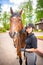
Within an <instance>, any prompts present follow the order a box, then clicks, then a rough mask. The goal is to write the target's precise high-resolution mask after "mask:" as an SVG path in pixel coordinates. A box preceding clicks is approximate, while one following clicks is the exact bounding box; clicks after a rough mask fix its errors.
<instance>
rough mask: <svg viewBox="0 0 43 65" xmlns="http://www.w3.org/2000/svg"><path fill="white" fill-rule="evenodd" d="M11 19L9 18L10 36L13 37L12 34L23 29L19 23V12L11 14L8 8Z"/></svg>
mask: <svg viewBox="0 0 43 65" xmlns="http://www.w3.org/2000/svg"><path fill="white" fill-rule="evenodd" d="M10 12H11V17H10V31H9V33H10V36H11V37H14V34H16V33H18V32H20V31H21V30H22V29H23V24H22V22H21V14H22V10H20V12H13V10H12V8H10Z"/></svg>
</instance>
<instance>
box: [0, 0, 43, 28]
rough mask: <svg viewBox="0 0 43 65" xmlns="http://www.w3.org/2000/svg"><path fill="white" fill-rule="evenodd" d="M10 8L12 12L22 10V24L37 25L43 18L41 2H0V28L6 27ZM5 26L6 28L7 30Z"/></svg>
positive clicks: (40, 0)
mask: <svg viewBox="0 0 43 65" xmlns="http://www.w3.org/2000/svg"><path fill="white" fill-rule="evenodd" d="M10 7H12V9H13V11H14V12H15V11H19V10H20V9H23V14H22V22H23V24H24V25H25V26H26V25H27V24H28V23H29V22H32V23H34V24H35V23H37V22H40V19H41V18H43V14H42V13H43V0H0V27H3V26H4V27H6V26H7V24H9V21H10V15H11V14H10ZM8 27H9V26H7V27H6V28H7V29H9V28H8Z"/></svg>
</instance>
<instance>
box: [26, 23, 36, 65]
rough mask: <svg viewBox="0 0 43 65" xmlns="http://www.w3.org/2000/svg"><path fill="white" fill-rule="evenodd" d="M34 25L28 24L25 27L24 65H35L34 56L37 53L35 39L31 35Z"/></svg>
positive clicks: (32, 34)
mask: <svg viewBox="0 0 43 65" xmlns="http://www.w3.org/2000/svg"><path fill="white" fill-rule="evenodd" d="M33 29H34V25H33V24H32V23H29V24H28V26H27V27H26V32H27V37H26V40H25V42H26V47H25V58H26V65H36V57H37V56H36V54H35V52H36V51H37V38H36V36H35V35H34V33H33Z"/></svg>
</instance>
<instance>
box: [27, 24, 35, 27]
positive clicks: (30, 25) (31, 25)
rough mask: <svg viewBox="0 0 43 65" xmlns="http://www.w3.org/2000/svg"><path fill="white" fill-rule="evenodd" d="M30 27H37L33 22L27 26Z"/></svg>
mask: <svg viewBox="0 0 43 65" xmlns="http://www.w3.org/2000/svg"><path fill="white" fill-rule="evenodd" d="M28 27H32V28H35V26H34V24H33V23H29V24H28V25H27V26H26V28H28Z"/></svg>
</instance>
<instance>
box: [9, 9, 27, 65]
mask: <svg viewBox="0 0 43 65" xmlns="http://www.w3.org/2000/svg"><path fill="white" fill-rule="evenodd" d="M10 11H11V17H10V32H9V33H10V36H11V37H12V38H13V41H14V46H15V47H16V49H17V55H18V56H19V62H20V65H22V54H21V48H24V47H25V37H26V33H25V32H24V33H22V30H23V28H24V27H23V24H22V21H21V14H22V10H21V11H20V12H16V13H15V12H13V10H12V8H10Z"/></svg>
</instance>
